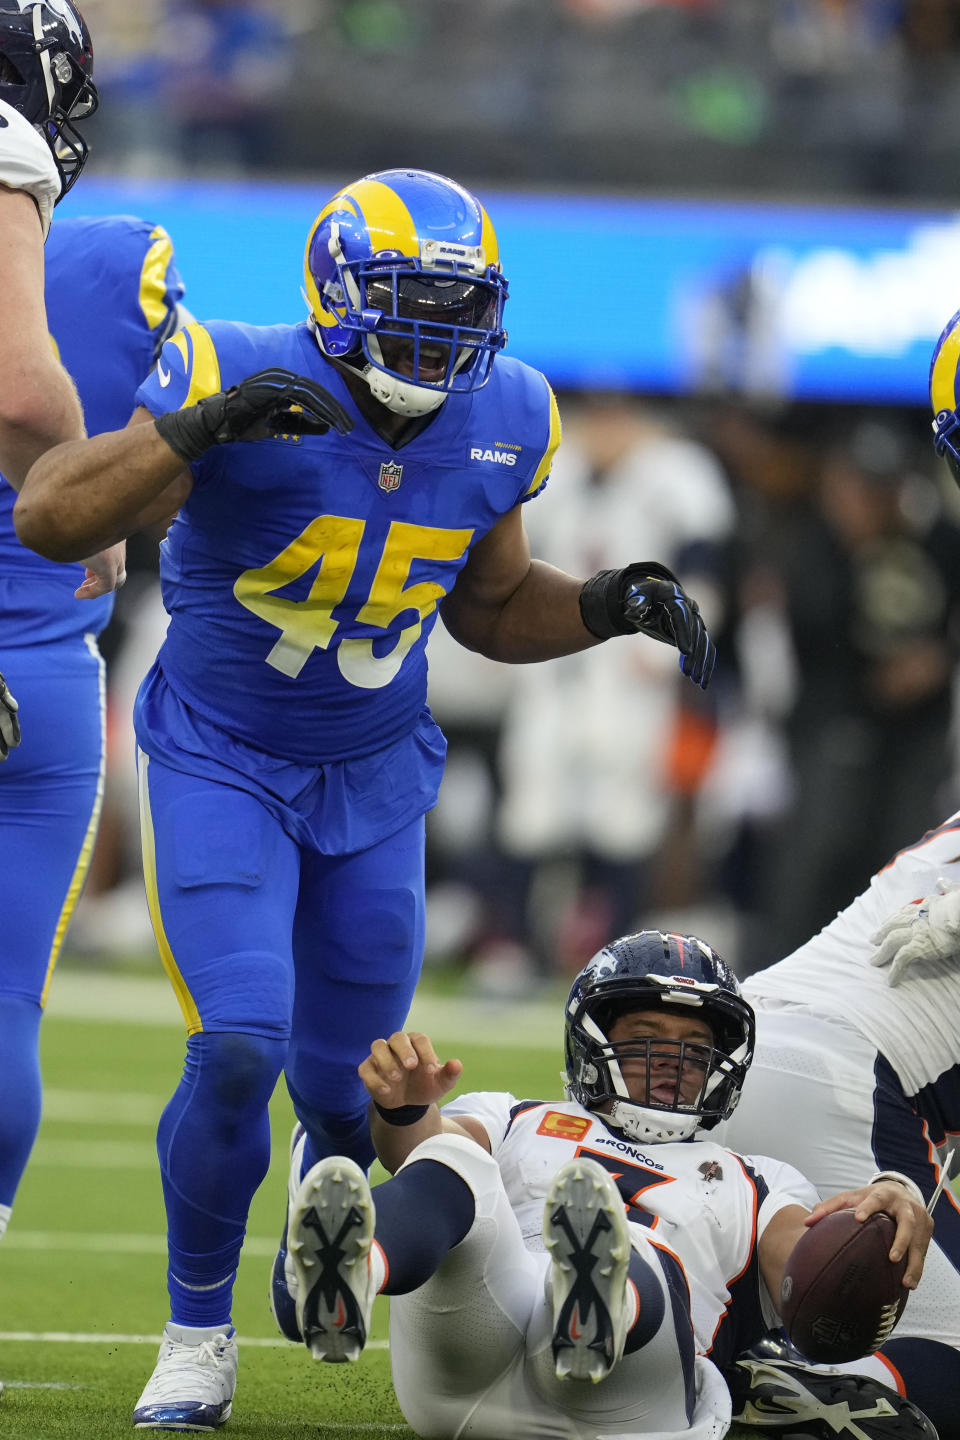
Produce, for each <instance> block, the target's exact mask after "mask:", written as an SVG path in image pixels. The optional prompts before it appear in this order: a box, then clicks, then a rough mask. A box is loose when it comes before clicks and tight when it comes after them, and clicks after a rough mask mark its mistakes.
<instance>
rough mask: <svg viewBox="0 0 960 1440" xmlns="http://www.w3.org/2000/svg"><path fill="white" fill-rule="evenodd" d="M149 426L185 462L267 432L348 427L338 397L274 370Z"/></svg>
mask: <svg viewBox="0 0 960 1440" xmlns="http://www.w3.org/2000/svg"><path fill="white" fill-rule="evenodd" d="M154 424H155V425H156V428H157V431H158V432H159V434H160V435H161V436H162V437H163V439H164V440H165V441H166V442H167V444H168V445H169V446H170V449H171V450H172V451H173V452H174V454H176V455H179V456H180V459H181V460H183V461H184V463H185V464H187V465H189V464H191V463H192V462H193V461H194V460H199V458H200V456H201V455H203V454H204V453H205V451H207V450H209V449H210V447H211V446H212V445H230V444H232V443H233V442H234V441H236V440H265V439H266V438H267V437H268V436H270V435H325V434H326V433H327V431H328V430H330V429H331V428H332V429H334V430H338V431H339V432H340V434H341V435H346V434H347V433H348V432H349V431H350V430H352V429H353V420H352V419H351V418H350V416H349V414H348V413H347V411H346V410H344V408H343V406H342V405H341V404H340V401H339V400H337V399H335V398H334V396H333V395H331V394H330V393H329V391H327V390H324V388H323V386H322V385H318V384H317V383H316V381H314V380H308V379H307V378H306V377H305V376H303V375H295V374H294V372H293V371H292V370H281V369H277V368H275V369H271V370H258V371H257V373H256V374H255V375H248V376H247V378H246V380H241V381H240V383H239V384H238V385H232V386H231V387H230V389H229V390H220V391H219V392H218V393H217V394H216V395H207V396H206V397H205V398H204V399H203V400H200V401H199V402H198V403H197V404H196V405H188V406H186V407H185V408H184V409H183V410H171V411H169V412H168V413H167V414H166V415H159V416H158V417H157V419H156V420H155V421H154Z"/></svg>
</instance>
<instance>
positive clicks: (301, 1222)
mask: <svg viewBox="0 0 960 1440" xmlns="http://www.w3.org/2000/svg"><path fill="white" fill-rule="evenodd" d="M374 1220H375V1214H374V1208H373V1197H372V1195H371V1194H370V1185H369V1182H368V1180H367V1177H366V1175H365V1174H364V1172H363V1171H362V1170H361V1169H360V1166H359V1165H356V1164H355V1163H354V1162H353V1161H352V1160H347V1159H345V1158H344V1157H343V1156H342V1155H332V1156H328V1157H327V1158H326V1159H325V1160H320V1161H318V1162H317V1164H316V1165H314V1167H313V1169H312V1170H308V1172H307V1174H306V1175H305V1176H304V1177H303V1180H302V1182H301V1184H300V1189H299V1191H298V1192H297V1197H296V1199H295V1200H294V1202H293V1204H292V1205H291V1207H290V1218H289V1229H288V1233H287V1256H288V1259H289V1261H290V1262H291V1263H292V1265H293V1270H294V1275H295V1279H296V1309H297V1324H298V1326H299V1328H300V1333H301V1335H302V1336H303V1342H304V1344H305V1345H306V1346H307V1349H308V1350H309V1351H310V1353H311V1355H312V1356H313V1358H314V1359H315V1360H329V1361H333V1362H339V1361H343V1360H359V1358H360V1354H361V1352H362V1350H363V1347H364V1345H366V1343H367V1336H368V1334H369V1332H370V1315H371V1312H372V1310H373V1302H374V1299H375V1296H376V1291H375V1289H374V1285H373V1277H372V1275H371V1269H370V1250H371V1248H372V1245H373V1227H374Z"/></svg>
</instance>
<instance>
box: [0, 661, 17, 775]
mask: <svg viewBox="0 0 960 1440" xmlns="http://www.w3.org/2000/svg"><path fill="white" fill-rule="evenodd" d="M19 708H20V707H19V705H18V704H17V702H16V700H14V698H13V696H12V695H11V694H10V691H9V690H8V689H7V682H6V680H4V678H3V676H2V675H0V760H6V758H7V756H8V755H9V754H10V751H11V750H15V749H16V747H17V746H18V745H19V744H20V721H19V719H18V718H17V711H18V710H19Z"/></svg>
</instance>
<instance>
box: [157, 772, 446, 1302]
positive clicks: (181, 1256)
mask: <svg viewBox="0 0 960 1440" xmlns="http://www.w3.org/2000/svg"><path fill="white" fill-rule="evenodd" d="M140 764H141V798H142V802H143V804H142V815H143V841H144V871H145V875H146V880H147V897H148V901H149V904H150V911H151V916H152V919H153V924H154V930H155V933H156V936H157V941H158V945H159V948H160V952H161V956H162V959H163V962H164V965H165V967H166V970H167V973H168V975H169V976H170V979H171V981H172V983H173V986H174V990H175V992H176V995H177V998H178V1000H179V1002H180V1006H181V1009H182V1011H183V1014H184V1018H185V1021H186V1025H187V1032H188V1053H187V1063H186V1066H185V1069H184V1073H183V1077H182V1078H181V1081H180V1084H179V1086H178V1087H177V1090H176V1092H175V1093H174V1096H173V1098H172V1100H171V1101H170V1104H169V1105H168V1106H167V1108H166V1110H165V1111H164V1114H163V1117H162V1118H161V1122H160V1127H159V1132H158V1151H159V1156H160V1168H161V1176H162V1180H163V1188H164V1199H165V1204H166V1208H167V1221H168V1238H169V1249H170V1277H169V1278H170V1292H171V1305H172V1313H173V1318H174V1320H175V1321H176V1322H177V1323H180V1324H186V1325H198V1326H200V1325H219V1324H221V1323H225V1322H226V1321H227V1320H228V1318H229V1305H230V1291H231V1286H232V1279H233V1274H234V1271H235V1269H236V1264H237V1260H238V1257H239V1252H240V1246H241V1243H242V1239H243V1231H244V1226H245V1224H246V1217H247V1211H248V1209H249V1205H250V1201H251V1199H252V1198H253V1195H254V1193H255V1191H256V1189H257V1187H258V1186H259V1184H260V1183H261V1181H262V1179H263V1177H264V1175H265V1174H266V1171H267V1167H268V1165H269V1158H270V1136H269V1125H268V1118H267V1105H268V1102H269V1100H270V1096H271V1094H272V1092H273V1089H274V1087H275V1085H276V1081H277V1079H278V1077H279V1075H280V1074H281V1072H284V1073H285V1075H286V1080H287V1085H288V1088H289V1091H290V1094H291V1097H292V1099H293V1104H294V1109H295V1111H296V1113H297V1115H298V1117H299V1119H300V1120H301V1121H302V1122H303V1124H304V1126H305V1127H306V1130H307V1134H308V1145H307V1157H306V1160H307V1164H312V1163H314V1162H315V1160H316V1159H319V1158H320V1157H321V1156H322V1155H326V1154H346V1155H350V1156H352V1157H353V1158H354V1159H356V1160H357V1161H358V1163H360V1164H361V1165H368V1164H369V1163H370V1161H371V1160H372V1158H373V1150H372V1147H371V1145H370V1140H369V1135H368V1130H367V1124H366V1108H367V1095H366V1091H365V1089H364V1087H363V1085H362V1083H361V1081H360V1079H359V1078H358V1076H357V1066H358V1065H359V1064H360V1062H361V1060H363V1059H364V1058H365V1056H366V1055H367V1053H368V1051H369V1048H370V1045H371V1042H372V1041H373V1040H375V1039H376V1038H377V1037H379V1036H387V1035H389V1034H391V1033H392V1032H393V1031H394V1030H397V1029H399V1028H401V1027H402V1025H403V1023H404V1021H405V1019H406V1015H407V1011H408V1009H409V1006H410V1001H411V998H412V996H413V991H414V988H415V986H416V982H417V979H418V976H419V972H420V965H421V962H422V957H423V939H424V874H423V855H424V820H423V816H422V815H421V816H418V817H417V818H416V819H415V820H414V821H412V822H411V823H410V824H408V825H407V826H405V827H404V828H403V829H402V830H401V831H399V833H397V834H395V835H393V836H391V837H390V838H389V839H387V840H384V841H382V842H381V843H379V844H377V845H374V846H372V847H370V848H369V849H367V850H364V851H361V852H359V853H356V854H351V855H334V856H330V855H321V854H318V853H317V852H315V851H313V850H307V849H306V848H304V847H301V846H299V845H298V844H297V843H296V842H295V841H294V840H293V839H292V838H291V836H290V835H289V834H288V832H287V830H286V829H285V828H284V826H283V824H282V822H281V820H280V819H279V818H278V817H277V816H276V815H275V814H274V813H271V811H270V810H268V809H267V807H266V805H265V804H263V803H262V802H261V801H260V800H259V799H257V798H256V797H255V796H253V795H251V794H250V793H248V792H247V791H244V790H239V789H236V788H235V787H233V786H230V785H226V784H223V783H220V782H217V781H213V780H210V779H202V778H198V777H195V776H190V775H186V774H183V773H182V772H180V771H178V770H174V769H172V768H171V767H169V766H167V765H165V764H163V763H162V762H161V761H158V760H156V759H147V758H146V757H145V756H143V755H141V757H140Z"/></svg>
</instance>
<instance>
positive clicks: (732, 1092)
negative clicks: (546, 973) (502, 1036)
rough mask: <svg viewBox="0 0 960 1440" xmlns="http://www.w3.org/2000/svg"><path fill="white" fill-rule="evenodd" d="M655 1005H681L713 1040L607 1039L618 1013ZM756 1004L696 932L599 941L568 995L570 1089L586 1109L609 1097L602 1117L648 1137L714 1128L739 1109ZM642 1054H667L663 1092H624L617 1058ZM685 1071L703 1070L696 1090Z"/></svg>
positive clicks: (632, 1135) (633, 1135) (681, 1136)
mask: <svg viewBox="0 0 960 1440" xmlns="http://www.w3.org/2000/svg"><path fill="white" fill-rule="evenodd" d="M661 1005H670V1006H682V1007H684V1008H685V1009H686V1008H688V1009H689V1010H690V1011H691V1013H692V1014H694V1015H696V1016H697V1018H698V1019H702V1020H705V1021H706V1022H707V1024H708V1025H709V1026H710V1028H711V1030H712V1031H713V1044H712V1045H708V1044H702V1043H697V1042H694V1041H690V1040H667V1039H661V1038H659V1037H658V1038H654V1039H633V1040H624V1041H619V1042H617V1043H615V1044H614V1043H612V1042H611V1041H610V1040H609V1039H608V1034H609V1030H610V1027H611V1025H612V1024H613V1022H614V1021H615V1020H616V1019H617V1017H618V1016H620V1015H625V1014H628V1013H630V1012H632V1011H635V1010H649V1009H654V1008H656V1007H658V1006H661ZM754 1035H755V1024H754V1018H753V1010H752V1008H751V1007H750V1005H749V1004H748V1003H747V1001H746V1000H745V999H744V998H743V996H742V995H741V993H740V986H739V985H738V983H737V980H736V978H735V977H734V976H733V975H732V974H731V972H730V971H729V970H728V968H727V966H726V965H725V964H724V962H723V960H721V958H720V956H719V955H718V954H717V952H716V951H715V950H714V949H712V948H711V946H709V945H708V944H707V943H706V942H705V941H704V940H698V939H697V937H696V936H695V935H671V934H664V933H663V932H662V931H660V930H641V931H639V933H638V934H636V935H624V936H622V937H621V938H620V939H619V940H614V941H612V942H611V943H610V944H609V945H605V946H604V947H603V949H602V950H600V951H598V952H597V954H596V955H594V957H593V959H592V960H590V961H589V963H588V964H587V965H585V966H584V968H583V969H582V970H581V971H580V974H579V975H578V976H577V977H576V979H575V980H574V982H573V985H572V986H571V989H570V994H569V996H568V998H567V1008H566V1015H565V1030H564V1055H565V1060H566V1071H567V1087H566V1088H567V1094H568V1095H569V1096H570V1097H571V1098H573V1099H574V1100H578V1101H579V1102H580V1104H581V1105H583V1106H584V1107H585V1108H586V1109H587V1110H597V1109H598V1108H599V1107H600V1106H601V1105H606V1104H609V1110H608V1112H607V1113H606V1114H605V1117H604V1118H605V1119H606V1121H607V1122H608V1124H611V1125H613V1126H615V1127H616V1128H617V1129H619V1130H622V1131H623V1133H624V1135H626V1136H627V1137H628V1138H629V1139H632V1140H639V1141H641V1142H644V1143H646V1144H650V1143H655V1142H658V1141H666V1140H686V1139H687V1138H688V1137H689V1136H691V1135H693V1134H695V1133H696V1132H697V1131H698V1130H711V1129H712V1128H713V1127H714V1125H717V1124H719V1122H720V1121H721V1120H726V1119H727V1118H728V1116H730V1115H732V1114H733V1112H734V1110H735V1109H736V1106H737V1102H738V1101H739V1099H740V1091H741V1089H742V1088H743V1082H744V1080H745V1078H746V1074H747V1070H748V1069H749V1066H750V1062H751V1061H752V1059H753V1047H754ZM625 1059H640V1060H641V1061H645V1062H646V1067H647V1094H648V1096H649V1095H650V1092H651V1089H652V1084H651V1065H652V1063H653V1062H655V1061H656V1060H660V1061H661V1062H664V1061H672V1064H673V1066H674V1067H675V1075H676V1079H675V1083H674V1090H673V1095H672V1097H671V1099H670V1100H669V1101H666V1100H662V1101H659V1102H657V1101H654V1100H652V1099H649V1098H648V1100H647V1101H646V1103H645V1104H643V1105H638V1104H637V1103H636V1102H635V1101H634V1100H632V1099H631V1098H630V1092H629V1089H628V1088H627V1084H626V1081H625V1080H624V1077H623V1072H622V1070H621V1068H620V1062H621V1061H622V1060H625ZM685 1072H686V1077H687V1078H686V1080H684V1081H683V1083H684V1086H685V1087H686V1086H687V1085H688V1084H689V1077H690V1075H691V1073H693V1074H694V1075H696V1073H697V1072H700V1074H701V1076H702V1078H701V1080H700V1085H699V1093H698V1094H697V1095H695V1096H691V1095H690V1094H689V1092H687V1091H685V1093H684V1094H683V1095H682V1094H681V1082H682V1080H683V1077H684V1073H685Z"/></svg>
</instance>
